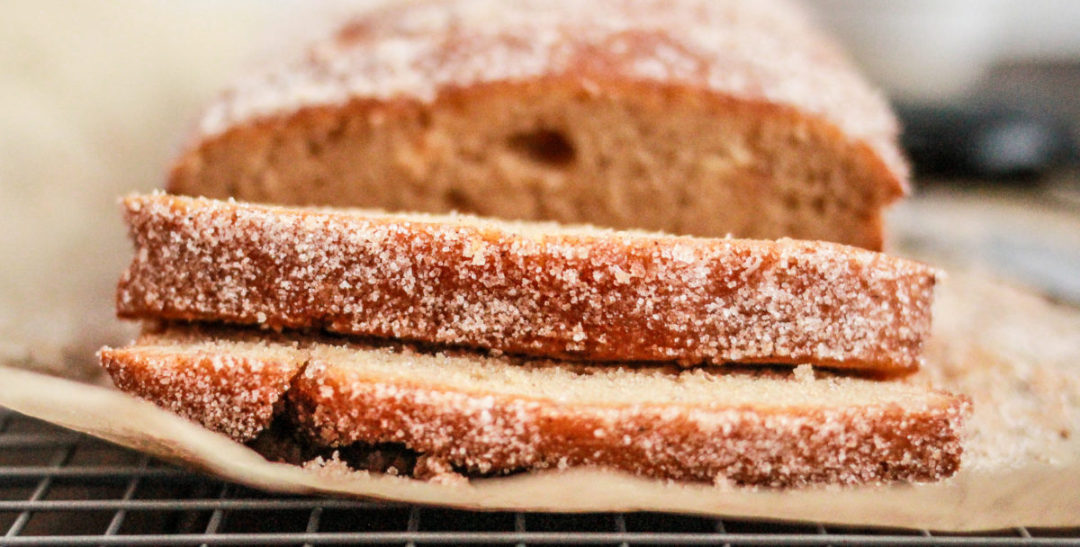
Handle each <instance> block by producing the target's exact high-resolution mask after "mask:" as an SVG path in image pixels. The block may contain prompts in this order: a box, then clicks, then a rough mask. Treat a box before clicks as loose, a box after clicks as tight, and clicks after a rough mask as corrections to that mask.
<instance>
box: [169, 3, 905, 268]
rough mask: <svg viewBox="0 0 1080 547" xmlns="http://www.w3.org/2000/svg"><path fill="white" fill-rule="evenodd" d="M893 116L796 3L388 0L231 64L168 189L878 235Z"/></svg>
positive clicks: (894, 154) (665, 226)
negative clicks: (286, 50) (249, 67)
mask: <svg viewBox="0 0 1080 547" xmlns="http://www.w3.org/2000/svg"><path fill="white" fill-rule="evenodd" d="M897 132H898V129H897V123H896V120H895V118H894V116H893V113H892V111H891V110H890V108H889V105H888V103H887V101H886V100H885V98H884V96H883V95H882V94H880V93H878V92H877V91H875V90H874V89H873V88H872V87H871V86H870V85H868V84H867V83H866V81H865V80H864V79H863V78H862V77H861V76H860V75H859V74H858V71H857V70H856V69H855V67H854V65H853V64H852V63H851V62H850V61H849V59H848V58H847V56H846V55H844V53H843V52H842V51H841V49H840V48H839V47H837V46H836V44H834V43H833V42H832V41H831V40H829V39H828V38H827V37H825V36H823V35H822V33H821V32H819V31H818V30H817V29H816V28H814V26H813V25H812V24H811V23H810V21H809V18H808V17H806V16H805V14H804V13H803V11H802V10H801V9H799V7H798V6H796V5H793V3H792V2H786V1H780V0H756V1H746V0H588V1H580V0H499V1H492V0H441V1H439V0H436V1H422V2H396V3H393V5H391V6H388V7H386V8H384V9H380V10H376V11H374V12H372V13H370V14H367V15H362V16H360V17H357V18H355V19H353V20H349V21H345V22H342V24H341V25H340V27H339V28H338V29H336V30H335V31H334V32H332V33H331V32H328V33H327V35H326V36H325V37H322V38H320V39H319V40H318V41H316V42H315V43H312V44H310V45H309V46H307V47H301V46H297V47H296V48H295V49H294V50H293V51H292V52H291V54H289V55H285V56H281V55H279V56H278V57H276V58H275V59H274V62H273V63H271V64H269V65H267V66H265V67H262V68H260V69H259V70H257V71H254V72H252V73H250V74H247V75H245V76H244V77H242V78H240V79H238V80H237V81H236V82H235V83H234V84H233V85H232V86H231V87H230V88H229V89H228V90H227V91H225V92H223V93H222V94H221V95H220V97H219V99H218V100H216V101H214V102H213V103H212V104H210V105H208V108H207V109H206V112H205V113H204V115H203V116H202V118H201V119H200V120H199V123H198V130H197V131H196V133H195V134H194V135H193V136H192V138H191V142H190V144H189V145H188V146H187V148H186V149H185V151H184V152H183V153H182V154H181V155H180V156H179V157H178V158H177V160H176V162H175V165H174V167H173V170H172V174H171V176H170V178H169V182H168V189H169V191H170V192H174V193H182V194H190V195H202V196H209V197H215V198H227V197H234V198H237V199H242V200H245V201H260V202H271V203H278V204H292V205H332V206H358V207H377V208H381V209H387V210H391V211H425V212H437V213H445V212H449V211H454V210H456V211H464V212H469V213H474V214H479V215H484V216H493V217H499V218H512V219H521V220H552V221H558V222H563V223H588V224H595V225H599V226H607V227H613V228H623V229H625V228H642V229H648V230H662V231H666V232H670V233H677V234H685V235H698V236H708V237H723V236H725V235H727V234H734V235H735V236H738V237H746V238H768V239H775V238H779V237H783V236H788V237H794V238H799V239H811V240H827V241H836V242H840V243H845V244H851V245H857V246H861V247H866V248H870V249H874V250H880V249H881V247H882V240H883V233H882V232H883V230H882V224H883V222H882V218H883V212H884V210H885V208H886V206H888V205H889V204H890V203H891V202H893V201H895V200H896V199H897V198H899V197H900V196H902V195H903V194H904V193H905V192H906V191H907V179H908V173H907V168H906V166H905V164H904V161H903V160H902V159H901V154H900V150H899V146H898V143H897Z"/></svg>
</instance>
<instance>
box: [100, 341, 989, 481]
mask: <svg viewBox="0 0 1080 547" xmlns="http://www.w3.org/2000/svg"><path fill="white" fill-rule="evenodd" d="M101 359H102V363H103V365H104V366H105V368H106V369H107V370H108V371H109V373H110V374H111V375H112V376H113V378H114V379H116V383H117V385H118V386H119V387H120V388H121V389H124V390H125V391H128V392H129V393H132V394H134V395H136V396H139V397H142V398H145V399H148V400H150V401H152V402H155V403H157V404H159V405H162V406H165V407H167V408H169V409H171V410H173V411H174V412H178V413H180V414H181V415H184V416H188V417H190V418H193V419H195V420H196V421H199V422H201V423H203V424H204V425H206V426H207V427H209V428H211V429H215V430H218V431H224V432H226V433H229V434H230V435H233V436H234V437H238V438H239V439H241V440H246V439H248V438H250V436H251V435H250V433H252V432H255V431H256V430H255V429H250V430H244V431H243V433H244V435H242V436H237V435H236V429H235V426H234V424H235V423H236V422H237V421H238V420H240V418H239V417H238V416H237V414H242V413H244V412H246V411H247V410H248V409H249V408H250V405H249V399H248V398H247V396H246V395H245V393H246V390H247V389H250V386H251V384H254V383H257V382H259V381H261V379H262V378H265V376H259V377H258V379H256V376H255V375H254V373H253V372H252V371H256V370H266V369H274V370H278V369H280V367H281V366H282V364H287V365H288V366H289V367H291V368H289V369H288V370H290V371H291V374H293V376H292V378H291V380H292V381H291V385H283V384H282V383H280V382H279V383H273V384H267V385H266V386H265V389H266V391H267V392H273V393H274V394H275V395H276V397H277V398H279V399H281V398H284V399H286V400H288V401H289V404H287V405H285V406H284V407H281V408H283V409H284V410H282V412H285V413H286V414H288V416H286V418H287V419H288V421H290V422H291V423H293V424H294V427H295V428H296V431H297V433H298V434H299V435H301V436H304V437H307V438H309V439H310V440H311V441H312V442H314V443H316V444H318V445H322V446H334V447H339V446H348V445H353V444H355V443H362V444H364V445H378V444H380V443H396V444H400V445H403V446H404V447H405V448H407V449H409V450H411V451H414V452H415V453H417V454H418V455H419V456H420V457H421V458H425V459H426V460H427V463H428V466H429V467H436V468H438V467H440V466H441V468H444V469H450V468H453V469H455V470H457V471H459V472H463V473H466V474H482V475H491V474H503V473H509V472H516V471H526V470H537V469H546V468H560V469H561V468H568V467H579V466H594V467H606V468H612V469H617V470H621V471H625V472H629V473H633V474H637V475H641V476H646V477H655V478H664V479H676V480H687V481H722V482H728V481H730V482H732V483H734V484H751V485H766V486H802V485H807V484H817V483H838V484H857V483H866V482H876V481H891V480H905V481H928V480H937V479H941V478H943V477H947V476H949V475H951V474H952V473H953V472H955V470H956V469H957V466H958V465H959V461H960V453H961V444H960V430H961V426H962V422H963V420H964V419H965V417H966V415H967V414H968V411H969V403H968V402H967V400H966V399H964V398H962V397H956V396H953V395H950V394H947V393H943V392H938V391H933V390H930V389H927V388H926V387H924V386H921V385H914V384H909V383H905V382H902V381H875V380H868V379H859V378H854V377H845V376H838V375H834V374H829V373H823V372H821V371H812V370H810V369H809V367H805V368H799V369H796V370H795V371H794V372H792V371H791V370H784V371H779V370H771V369H770V370H766V369H761V368H751V369H747V368H741V369H738V368H724V369H715V368H711V369H703V368H696V369H679V368H678V367H647V366H618V367H596V366H585V365H574V364H571V363H559V362H552V361H527V360H525V361H523V360H519V359H513V358H508V357H485V356H481V355H479V354H476V353H470V352H465V351H457V352H440V353H430V352H426V351H422V350H419V349H416V348H413V347H409V346H403V345H401V344H397V343H393V344H383V345H377V346H376V345H363V344H346V343H344V342H342V341H340V340H333V339H329V338H322V339H315V338H290V337H287V336H284V335H277V337H276V338H264V333H261V332H258V331H255V330H252V331H246V332H245V331H243V330H239V331H238V330H221V329H218V330H215V329H209V328H205V327H204V328H202V330H199V329H190V328H189V329H180V328H172V329H169V330H166V331H164V332H161V333H157V334H153V335H148V336H145V337H144V338H143V339H142V340H140V341H139V342H138V343H137V344H135V345H133V346H131V347H127V348H121V349H111V348H105V349H103V350H102V352H101ZM199 362H214V363H219V364H220V366H219V367H215V368H205V369H203V370H201V371H200V372H199V374H202V375H204V378H203V380H202V381H201V382H193V381H190V380H183V378H190V377H192V375H193V373H191V372H189V371H190V368H189V366H190V363H199ZM240 364H243V365H240ZM301 367H302V370H301ZM159 385H169V386H173V387H172V389H173V392H172V393H167V394H166V393H164V392H162V390H160V389H156V388H154V387H153V386H159ZM240 385H242V386H243V389H238V386H240ZM251 422H252V423H254V422H258V423H260V424H263V427H265V425H266V424H268V423H269V420H265V419H263V417H262V416H260V417H259V418H258V419H257V420H252V421H251Z"/></svg>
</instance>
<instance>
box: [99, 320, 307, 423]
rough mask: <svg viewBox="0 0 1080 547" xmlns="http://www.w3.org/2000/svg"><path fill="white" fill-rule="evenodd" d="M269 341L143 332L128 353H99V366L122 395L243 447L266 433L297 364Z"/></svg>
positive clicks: (296, 356)
mask: <svg viewBox="0 0 1080 547" xmlns="http://www.w3.org/2000/svg"><path fill="white" fill-rule="evenodd" d="M264 335H265V336H267V338H266V339H261V338H260V337H261V336H264ZM273 340H275V338H274V335H273V334H272V333H244V332H239V331H217V336H216V337H208V336H205V335H204V334H202V330H201V329H199V328H195V327H192V328H188V329H169V330H167V331H157V330H150V331H148V332H146V333H144V334H143V335H142V336H141V337H140V338H139V340H138V341H137V343H135V344H132V345H130V346H127V347H123V348H111V347H105V348H102V349H101V350H100V351H99V352H98V358H99V360H100V361H101V365H102V367H103V368H104V369H105V370H106V372H108V373H109V376H110V377H111V378H112V381H113V384H115V385H116V387H118V388H120V389H121V390H122V391H125V392H127V393H131V394H133V395H135V396H137V397H139V398H142V399H146V400H148V401H150V402H152V403H154V404H156V405H158V406H160V407H163V408H166V409H168V410H170V411H172V412H175V413H176V414H179V415H181V416H183V417H185V418H188V419H190V420H193V421H195V422H198V423H200V424H202V425H204V426H205V427H206V428H207V429H211V430H213V431H217V432H219V433H224V434H225V435H228V436H229V437H232V438H233V439H236V440H238V441H248V440H251V439H253V438H255V437H256V436H257V435H258V434H259V433H260V432H262V431H263V430H265V429H266V428H267V427H269V425H270V423H271V421H272V420H273V418H274V416H275V414H276V413H277V411H278V410H279V409H280V408H281V406H282V405H283V404H284V402H285V400H284V395H285V393H286V392H287V391H288V390H289V387H290V385H291V382H292V380H293V378H294V377H295V376H296V375H297V374H298V373H299V372H300V370H301V369H302V367H303V364H304V360H303V356H302V354H301V353H300V352H299V350H298V346H297V345H296V344H295V343H293V342H289V341H286V340H285V339H283V338H280V337H279V338H276V340H277V341H276V342H275V341H273Z"/></svg>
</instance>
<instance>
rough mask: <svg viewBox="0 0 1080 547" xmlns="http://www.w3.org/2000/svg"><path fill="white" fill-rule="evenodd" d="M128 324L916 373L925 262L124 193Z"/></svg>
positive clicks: (798, 247)
mask: <svg viewBox="0 0 1080 547" xmlns="http://www.w3.org/2000/svg"><path fill="white" fill-rule="evenodd" d="M125 204H126V206H127V210H128V211H127V217H128V221H129V223H130V225H131V231H132V236H133V238H134V240H135V247H136V249H135V258H134V259H133V261H132V263H131V266H130V267H129V268H128V270H127V271H126V272H125V274H124V275H123V277H122V279H121V282H120V286H119V290H118V311H119V314H120V315H121V316H122V317H129V318H150V319H155V318H157V319H181V320H200V321H224V322H228V323H238V324H260V325H263V326H269V327H273V328H281V327H287V328H322V329H326V330H329V331H332V332H337V333H343V334H353V335H368V336H379V337H389V338H399V339H405V340H416V341H423V342H430V343H441V344H453V345H461V346H467V347H479V348H487V349H493V350H498V351H504V352H507V353H512V354H523V355H534V356H544V357H556V358H570V359H582V360H590V361H616V360H618V361H670V360H676V361H680V362H683V363H687V364H692V363H698V362H710V363H724V362H729V361H733V362H746V363H753V362H767V363H803V362H809V363H813V364H818V365H827V366H835V367H848V368H864V369H874V370H880V371H888V372H901V371H910V370H914V369H916V368H917V367H918V363H919V355H920V351H921V347H922V344H923V341H924V339H925V337H926V335H927V333H928V332H929V328H930V305H931V300H932V294H933V285H934V281H935V272H934V270H933V269H931V268H929V267H927V266H924V265H922V264H918V263H914V262H911V261H906V260H902V259H898V258H894V257H889V256H886V255H882V254H879V253H873V252H869V251H864V250H861V249H855V248H851V247H844V246H840V245H834V244H827V243H821V242H799V241H791V240H781V241H776V242H772V241H749V240H735V239H725V240H718V239H696V238H676V237H671V236H662V235H654V234H642V233H630V232H612V231H599V230H591V229H587V228H580V229H574V228H564V227H558V226H554V225H549V224H530V223H518V224H513V223H503V222H496V221H486V220H481V219H476V218H474V217H463V216H455V217H422V216H416V215H414V216H404V215H385V214H378V213H373V212H358V211H352V212H349V211H329V210H301V209H287V208H274V207H266V206H258V205H248V204H241V203H231V202H221V201H213V200H204V199H193V198H185V197H176V196H167V195H151V196H133V197H130V198H128V199H127V200H126V201H125Z"/></svg>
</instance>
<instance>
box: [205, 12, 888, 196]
mask: <svg viewBox="0 0 1080 547" xmlns="http://www.w3.org/2000/svg"><path fill="white" fill-rule="evenodd" d="M544 78H558V79H566V80H567V81H569V82H572V85H574V86H575V87H579V88H581V89H583V90H585V91H588V92H593V93H603V89H604V86H605V85H608V84H609V83H613V82H614V83H617V82H620V81H631V82H647V83H656V84H661V85H670V86H677V87H682V88H687V89H700V90H704V91H707V92H712V93H715V94H717V95H720V96H724V97H731V98H735V99H738V100H746V101H751V102H755V103H763V104H772V105H779V106H783V107H788V108H792V109H794V110H796V111H799V112H803V113H808V114H810V115H813V116H816V117H820V118H821V119H824V120H826V121H827V122H829V123H831V124H833V125H834V126H836V127H839V128H840V129H841V130H842V131H843V132H844V133H846V134H847V136H848V137H849V138H851V139H853V140H855V141H862V142H865V143H866V144H868V145H869V146H870V147H871V148H872V149H873V150H874V151H875V152H876V153H877V155H878V156H879V157H880V158H882V160H883V161H884V163H885V164H886V165H887V166H888V167H889V169H890V170H891V171H892V173H893V174H894V175H895V176H896V178H897V180H898V181H904V180H905V179H906V166H905V164H904V161H903V160H902V158H901V156H900V153H899V151H898V149H897V147H896V144H895V139H896V135H897V131H898V128H897V123H896V120H895V119H894V117H893V115H892V113H891V112H890V109H889V108H888V105H887V103H886V101H885V99H884V98H883V97H882V96H881V95H880V94H879V93H877V92H876V91H875V90H873V89H872V88H871V87H870V86H869V85H868V84H867V83H866V82H865V81H864V80H863V79H862V78H861V77H860V76H859V75H858V74H857V72H856V71H855V70H854V68H853V66H852V64H851V63H850V62H849V60H848V59H847V58H846V56H845V55H843V54H842V52H841V51H840V50H839V49H838V48H837V47H836V46H835V45H834V44H833V43H832V42H831V41H829V40H828V39H827V38H825V37H824V36H822V35H821V34H820V33H818V32H817V31H816V30H815V29H814V28H813V27H812V26H811V25H810V24H809V23H808V21H807V17H805V16H804V14H803V13H801V10H799V9H798V8H797V7H796V6H794V5H792V4H791V3H788V2H786V1H784V0H762V1H754V2H748V1H744V0H590V1H586V2H581V1H578V0H506V1H497V2H493V1H489V0H450V1H421V2H411V3H403V5H398V6H392V7H388V8H384V9H381V10H377V11H374V12H373V13H370V14H367V15H364V16H361V17H359V18H356V19H354V20H352V21H350V22H348V23H347V24H345V25H343V26H342V27H341V28H340V29H339V30H338V31H337V32H336V33H335V34H333V36H332V37H329V38H327V39H323V40H321V41H318V42H316V43H314V44H312V45H310V47H308V48H306V49H303V50H301V51H297V53H296V54H295V55H294V56H293V57H292V58H286V59H283V60H282V61H281V62H279V63H277V64H276V65H272V66H269V67H264V68H263V69H262V70H260V71H257V72H253V73H251V74H249V75H247V76H245V77H244V78H241V79H239V80H238V81H236V82H235V83H234V85H233V87H232V88H231V89H229V90H228V91H227V92H226V93H224V94H223V95H222V96H221V98H220V99H219V100H218V101H217V102H215V103H214V104H212V105H211V107H210V108H209V109H208V110H207V111H206V112H205V114H204V116H203V118H202V120H201V122H200V124H199V133H200V136H201V137H204V138H205V137H210V136H213V135H216V134H219V133H222V132H224V131H226V130H228V129H229V128H231V127H234V126H237V125H240V124H243V123H246V122H250V121H253V120H257V119H261V118H271V117H275V116H281V115H287V114H290V113H293V112H296V111H299V110H301V109H303V108H306V107H312V106H325V105H337V104H344V103H346V102H348V101H350V100H353V99H359V100H376V101H389V100H395V99H405V100H418V101H423V102H430V101H434V100H435V99H436V98H438V97H439V96H440V94H441V93H443V92H444V91H447V90H453V89H456V88H458V89H459V88H468V87H472V86H478V85H483V84H488V83H497V82H522V81H529V80H536V79H544ZM901 184H903V182H901Z"/></svg>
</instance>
